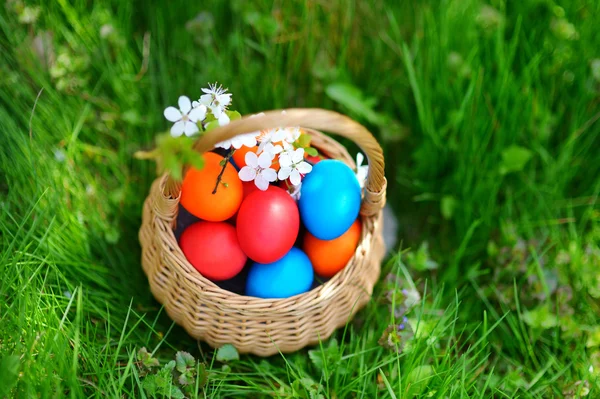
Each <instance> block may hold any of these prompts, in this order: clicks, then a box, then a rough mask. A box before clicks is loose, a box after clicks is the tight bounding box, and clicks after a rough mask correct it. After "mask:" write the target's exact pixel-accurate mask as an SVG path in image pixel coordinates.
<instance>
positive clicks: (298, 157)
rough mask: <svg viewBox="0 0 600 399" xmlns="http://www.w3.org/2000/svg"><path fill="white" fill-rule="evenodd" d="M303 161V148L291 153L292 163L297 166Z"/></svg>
mask: <svg viewBox="0 0 600 399" xmlns="http://www.w3.org/2000/svg"><path fill="white" fill-rule="evenodd" d="M303 160H304V148H296V150H295V151H294V152H293V153H292V162H293V163H295V164H297V163H299V162H302V161H303Z"/></svg>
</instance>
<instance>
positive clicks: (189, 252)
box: [179, 222, 248, 281]
mask: <svg viewBox="0 0 600 399" xmlns="http://www.w3.org/2000/svg"><path fill="white" fill-rule="evenodd" d="M179 246H180V247H181V250H182V251H183V254H184V255H185V257H186V258H187V260H188V261H189V262H190V263H191V264H192V266H194V267H195V268H196V270H198V271H199V272H200V274H202V275H203V276H204V277H206V278H208V279H210V280H214V281H221V280H227V279H230V278H232V277H234V276H235V275H236V274H238V273H239V272H240V271H241V270H242V269H243V268H244V264H245V263H246V260H247V259H248V258H247V256H246V254H245V253H244V252H243V251H242V248H241V247H240V244H239V242H238V238H237V234H236V231H235V227H233V226H232V225H230V224H227V223H225V222H198V223H194V224H193V225H191V226H190V227H188V228H187V229H185V231H184V232H183V233H182V234H181V238H180V239H179Z"/></svg>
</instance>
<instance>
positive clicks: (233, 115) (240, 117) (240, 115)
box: [225, 111, 242, 121]
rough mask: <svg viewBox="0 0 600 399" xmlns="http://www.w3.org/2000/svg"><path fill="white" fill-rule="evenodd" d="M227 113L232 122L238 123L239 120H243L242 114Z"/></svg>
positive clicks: (235, 112)
mask: <svg viewBox="0 0 600 399" xmlns="http://www.w3.org/2000/svg"><path fill="white" fill-rule="evenodd" d="M225 113H226V114H227V116H228V117H229V120H231V121H236V120H238V119H242V114H240V113H239V112H237V111H225Z"/></svg>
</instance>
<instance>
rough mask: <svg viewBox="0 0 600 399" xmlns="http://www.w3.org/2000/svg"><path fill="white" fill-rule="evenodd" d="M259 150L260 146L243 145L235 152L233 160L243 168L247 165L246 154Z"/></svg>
mask: <svg viewBox="0 0 600 399" xmlns="http://www.w3.org/2000/svg"><path fill="white" fill-rule="evenodd" d="M256 151H258V147H256V146H255V147H246V146H245V145H243V146H242V147H241V148H240V149H239V150H235V152H234V153H233V161H234V162H235V164H236V165H237V167H238V168H240V169H241V168H243V167H244V166H246V154H247V153H249V152H254V153H256Z"/></svg>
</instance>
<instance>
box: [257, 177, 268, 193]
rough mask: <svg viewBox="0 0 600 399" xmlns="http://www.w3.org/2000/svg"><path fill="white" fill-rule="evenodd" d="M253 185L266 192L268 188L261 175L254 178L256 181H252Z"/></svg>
mask: <svg viewBox="0 0 600 399" xmlns="http://www.w3.org/2000/svg"><path fill="white" fill-rule="evenodd" d="M254 185H256V187H258V189H259V190H262V191H267V189H268V188H269V182H268V181H266V180H265V179H264V178H263V177H262V176H261V175H258V176H256V179H254Z"/></svg>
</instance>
